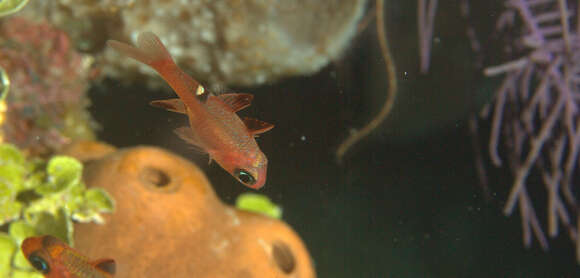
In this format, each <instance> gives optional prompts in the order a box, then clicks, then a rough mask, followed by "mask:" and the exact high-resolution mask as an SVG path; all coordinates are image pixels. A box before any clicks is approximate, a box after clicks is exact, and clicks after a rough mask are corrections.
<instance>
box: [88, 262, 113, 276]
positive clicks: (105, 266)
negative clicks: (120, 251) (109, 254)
mask: <svg viewBox="0 0 580 278" xmlns="http://www.w3.org/2000/svg"><path fill="white" fill-rule="evenodd" d="M91 264H92V265H94V266H95V267H96V268H97V269H99V270H102V271H103V272H105V273H108V274H111V275H115V272H116V271H117V264H116V263H115V260H113V259H98V260H96V261H93V262H92V263H91Z"/></svg>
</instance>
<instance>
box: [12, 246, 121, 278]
mask: <svg viewBox="0 0 580 278" xmlns="http://www.w3.org/2000/svg"><path fill="white" fill-rule="evenodd" d="M21 248H22V253H24V256H25V257H26V259H28V261H29V262H30V264H31V265H32V266H33V267H34V268H36V270H38V271H40V272H41V273H42V274H43V275H44V277H46V278H89V277H91V278H111V277H113V275H114V274H115V268H116V265H115V261H114V260H111V259H100V260H96V261H93V262H90V261H89V259H88V258H87V257H85V256H83V255H81V254H80V253H78V252H77V251H76V250H74V249H72V248H70V247H69V246H68V245H66V244H65V243H64V242H62V241H61V240H59V239H57V238H56V237H53V236H39V237H29V238H27V239H25V240H24V241H23V242H22V247H21Z"/></svg>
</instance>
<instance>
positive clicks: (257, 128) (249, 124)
mask: <svg viewBox="0 0 580 278" xmlns="http://www.w3.org/2000/svg"><path fill="white" fill-rule="evenodd" d="M243 121H244V124H245V125H246V128H248V132H250V134H252V135H256V134H260V133H264V132H266V131H268V130H270V129H272V128H274V125H273V124H271V123H267V122H264V121H260V120H258V119H254V118H249V117H245V118H244V120H243Z"/></svg>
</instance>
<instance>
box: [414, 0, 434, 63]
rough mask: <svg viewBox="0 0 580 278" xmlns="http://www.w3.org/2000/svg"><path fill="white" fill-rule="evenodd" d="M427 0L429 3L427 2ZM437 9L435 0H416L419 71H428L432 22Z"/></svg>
mask: <svg viewBox="0 0 580 278" xmlns="http://www.w3.org/2000/svg"><path fill="white" fill-rule="evenodd" d="M427 1H429V3H427ZM436 11H437V0H418V3H417V26H418V28H419V56H420V58H421V65H420V67H421V69H420V70H421V73H427V72H428V71H429V60H430V56H431V41H432V39H433V27H434V24H433V22H434V21H435V13H436Z"/></svg>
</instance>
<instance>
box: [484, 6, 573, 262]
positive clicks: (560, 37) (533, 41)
mask: <svg viewBox="0 0 580 278" xmlns="http://www.w3.org/2000/svg"><path fill="white" fill-rule="evenodd" d="M504 5H505V11H504V12H503V13H502V14H501V15H500V16H499V19H498V21H497V25H496V28H497V31H498V32H509V33H510V34H511V35H512V38H513V39H511V40H510V41H509V42H508V44H507V47H506V48H505V49H504V51H506V54H507V55H509V57H518V58H516V59H514V60H512V61H509V62H507V63H504V64H501V65H498V66H493V67H488V68H486V69H485V71H484V73H485V74H486V75H487V76H496V75H503V81H502V83H501V85H500V86H499V88H498V89H497V91H496V92H495V96H494V99H493V101H492V102H491V103H490V104H488V105H487V106H486V107H485V108H484V109H483V111H482V116H483V117H491V119H492V129H491V136H490V137H491V138H490V140H489V154H490V157H491V160H492V162H493V164H494V165H495V166H498V167H499V166H501V165H502V163H503V161H502V158H501V157H500V155H499V153H498V148H499V144H500V143H499V140H500V138H501V140H502V141H503V144H504V145H505V150H506V152H507V161H508V163H509V166H510V169H511V171H512V173H513V175H514V180H513V185H512V187H511V190H510V193H509V195H508V199H507V202H506V204H505V206H504V209H503V211H504V213H505V214H506V215H511V214H512V213H513V211H514V209H515V207H516V205H518V207H519V211H520V214H521V220H522V229H523V240H524V245H525V246H526V247H529V246H530V245H531V240H532V233H533V234H534V235H535V237H536V238H537V239H538V241H539V243H540V245H541V247H542V248H543V249H547V248H548V242H547V240H546V237H545V235H544V232H543V230H542V227H541V225H540V221H539V220H538V217H537V216H536V212H535V210H534V207H533V205H532V201H531V199H530V196H529V195H528V189H531V187H533V186H536V185H535V184H533V183H528V176H529V175H530V174H531V173H536V172H533V171H537V173H538V174H539V175H540V176H541V177H542V180H543V187H544V189H545V192H546V197H547V220H548V234H549V235H550V237H555V236H556V235H558V227H559V224H562V226H563V227H565V228H566V229H567V231H568V235H569V236H570V238H571V239H572V241H574V242H576V250H577V251H576V253H577V254H576V255H577V259H578V260H579V262H580V240H578V232H577V231H578V230H577V228H576V227H575V226H576V225H575V224H574V223H577V224H579V222H578V221H577V217H578V205H577V202H578V200H577V199H576V197H575V195H574V192H575V191H577V190H578V189H580V188H578V186H577V185H574V183H573V177H574V175H575V174H577V173H578V169H577V168H578V165H577V160H578V152H579V151H580V111H579V109H580V107H579V105H580V37H579V36H578V34H580V17H578V2H577V1H566V0H506V1H504ZM514 34H515V35H514ZM534 168H535V169H534ZM534 190H535V189H534Z"/></svg>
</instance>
